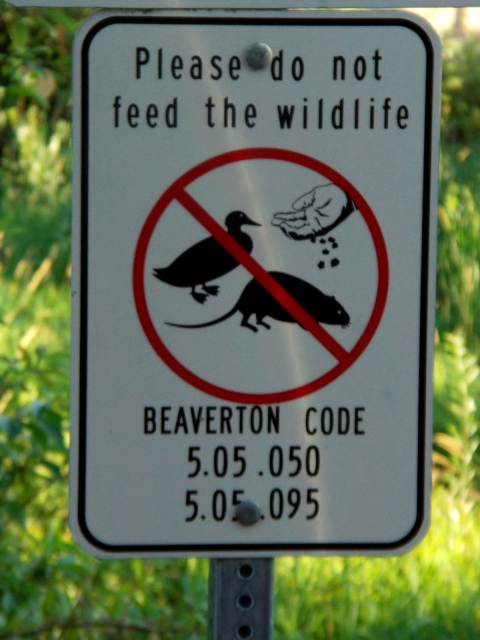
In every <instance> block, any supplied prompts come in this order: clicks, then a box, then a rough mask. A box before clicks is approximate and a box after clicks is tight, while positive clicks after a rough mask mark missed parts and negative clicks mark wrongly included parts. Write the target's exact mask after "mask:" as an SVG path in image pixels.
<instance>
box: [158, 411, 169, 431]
mask: <svg viewBox="0 0 480 640" xmlns="http://www.w3.org/2000/svg"><path fill="white" fill-rule="evenodd" d="M171 410H172V407H161V409H160V433H172V432H171V431H170V429H167V427H166V424H167V422H168V421H169V420H170V416H168V415H167V413H170V411H171Z"/></svg>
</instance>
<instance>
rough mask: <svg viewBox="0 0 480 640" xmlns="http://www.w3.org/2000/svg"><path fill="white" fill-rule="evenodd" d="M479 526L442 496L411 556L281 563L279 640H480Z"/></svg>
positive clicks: (478, 518)
mask: <svg viewBox="0 0 480 640" xmlns="http://www.w3.org/2000/svg"><path fill="white" fill-rule="evenodd" d="M479 526H480V514H479V513H478V511H477V512H475V514H474V515H472V514H469V515H467V514H465V513H461V512H459V511H458V510H457V508H456V505H455V501H454V500H453V499H452V497H451V495H450V494H449V493H447V492H445V491H444V490H437V491H436V492H435V493H434V500H433V518H432V526H431V530H430V532H429V534H428V535H427V537H426V539H425V540H424V542H423V543H422V544H421V545H420V546H419V547H418V548H416V549H415V550H414V551H412V552H411V553H410V554H408V556H403V557H398V558H382V559H380V558H372V559H365V558H325V559H318V560H317V559H312V558H295V559H294V558H281V559H279V560H278V561H277V563H276V590H275V591H276V593H275V607H276V609H275V640H307V639H308V640H450V639H451V640H453V639H454V640H460V639H463V640H474V639H476V638H478V636H479V633H480V606H479V603H478V577H479V576H478V563H477V558H478V552H479V551H480V540H479V537H478V532H479V529H478V527H479ZM292 594H297V598H296V600H294V596H292Z"/></svg>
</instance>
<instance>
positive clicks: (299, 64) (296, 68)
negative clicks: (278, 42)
mask: <svg viewBox="0 0 480 640" xmlns="http://www.w3.org/2000/svg"><path fill="white" fill-rule="evenodd" d="M304 71H305V66H304V64H303V60H302V58H300V56H296V57H295V58H294V59H293V60H292V77H293V79H294V80H296V81H297V82H298V81H299V80H301V79H302V78H303V72H304Z"/></svg>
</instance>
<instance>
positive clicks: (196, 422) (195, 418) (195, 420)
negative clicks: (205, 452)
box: [190, 407, 203, 434]
mask: <svg viewBox="0 0 480 640" xmlns="http://www.w3.org/2000/svg"><path fill="white" fill-rule="evenodd" d="M190 417H191V419H192V424H193V433H195V434H197V433H198V432H199V431H200V424H201V422H202V419H203V407H198V410H197V413H195V409H194V408H193V407H190Z"/></svg>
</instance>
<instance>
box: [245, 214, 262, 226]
mask: <svg viewBox="0 0 480 640" xmlns="http://www.w3.org/2000/svg"><path fill="white" fill-rule="evenodd" d="M245 218H246V219H245V220H243V224H250V225H252V226H254V227H261V226H262V225H261V224H260V223H259V222H254V221H253V220H252V219H251V218H249V217H248V216H247V215H246V216H245Z"/></svg>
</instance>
